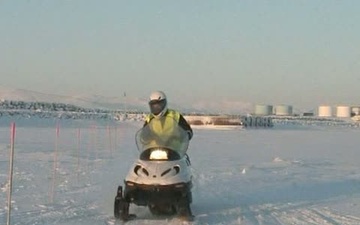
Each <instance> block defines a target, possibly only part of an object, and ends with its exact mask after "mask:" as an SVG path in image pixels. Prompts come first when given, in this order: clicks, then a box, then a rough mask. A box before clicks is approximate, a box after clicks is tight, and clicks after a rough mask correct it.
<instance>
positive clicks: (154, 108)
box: [149, 99, 166, 116]
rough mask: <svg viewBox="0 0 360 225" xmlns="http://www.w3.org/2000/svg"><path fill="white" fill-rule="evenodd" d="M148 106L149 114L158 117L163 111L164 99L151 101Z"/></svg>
mask: <svg viewBox="0 0 360 225" xmlns="http://www.w3.org/2000/svg"><path fill="white" fill-rule="evenodd" d="M149 106H150V112H151V113H152V114H154V115H155V116H157V115H159V113H161V112H162V111H163V110H164V108H165V106H166V99H162V100H151V101H150V102H149Z"/></svg>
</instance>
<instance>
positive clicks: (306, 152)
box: [0, 124, 360, 225]
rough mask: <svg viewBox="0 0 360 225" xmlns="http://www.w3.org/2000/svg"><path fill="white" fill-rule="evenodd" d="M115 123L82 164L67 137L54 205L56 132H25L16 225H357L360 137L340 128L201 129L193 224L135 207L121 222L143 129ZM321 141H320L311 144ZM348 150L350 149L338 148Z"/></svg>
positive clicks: (95, 134)
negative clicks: (117, 200)
mask: <svg viewBox="0 0 360 225" xmlns="http://www.w3.org/2000/svg"><path fill="white" fill-rule="evenodd" d="M114 126H115V125H114ZM117 126H121V127H118V128H117V131H118V132H117V133H116V134H115V133H113V134H112V135H113V136H112V138H110V137H109V136H108V135H109V133H108V131H107V130H106V129H105V128H103V129H101V126H99V127H100V128H98V129H97V130H93V129H91V130H90V129H89V130H85V131H83V133H82V134H83V136H82V139H81V151H80V155H79V158H77V152H76V150H77V141H76V135H75V136H74V134H76V129H70V128H69V129H64V130H61V132H60V134H61V135H60V137H61V139H60V140H59V151H58V159H59V162H58V166H57V167H58V169H57V170H56V189H55V192H54V202H53V203H51V202H50V201H49V195H50V192H49V190H50V189H51V184H52V178H53V177H52V176H53V173H52V168H53V161H52V160H53V152H54V135H53V134H54V132H53V130H52V129H50V128H43V129H38V128H34V129H32V128H28V127H27V128H26V129H25V128H23V129H20V133H19V135H18V139H17V145H16V147H17V148H16V150H17V152H16V155H15V167H14V187H13V204H12V209H13V211H12V221H13V222H12V225H49V224H57V225H65V224H67V225H68V224H71V225H84V224H86V225H88V224H102V225H117V224H129V225H134V224H140V225H141V224H149V225H155V224H156V225H162V224H170V225H185V224H189V225H190V224H193V225H207V224H209V225H228V224H229V225H230V224H234V225H235V224H241V225H288V224H295V225H302V224H304V225H308V224H310V225H312V224H313V225H328V224H329V225H358V224H360V214H359V213H358V212H359V211H360V207H359V206H358V204H357V200H360V175H359V172H358V171H359V169H360V168H359V166H358V164H357V163H358V160H359V154H358V153H357V152H358V151H357V147H356V146H359V142H360V141H358V138H357V137H358V135H359V133H360V132H359V131H358V130H351V131H345V132H344V131H342V132H340V131H336V130H334V128H332V129H333V130H329V131H328V130H324V129H323V130H321V131H316V132H314V131H312V130H307V131H298V130H294V131H291V130H286V132H282V131H281V130H273V131H271V130H268V131H262V130H257V131H255V130H251V131H246V130H206V129H199V130H195V134H196V136H195V138H194V140H193V142H192V143H191V146H190V148H191V150H190V152H189V153H190V157H191V160H192V164H193V175H194V188H193V199H194V202H193V204H192V209H193V213H194V214H195V215H196V218H195V221H193V222H185V221H181V220H179V219H177V218H166V217H154V216H152V215H151V214H150V212H149V211H148V209H147V208H145V207H137V206H131V208H130V211H131V212H133V213H135V214H137V216H138V218H137V219H135V220H133V221H128V222H126V223H123V222H120V221H116V220H115V219H114V218H113V214H112V210H113V208H112V207H113V199H114V197H115V191H116V188H117V185H119V184H121V183H122V179H123V178H124V176H125V175H126V173H127V171H128V169H129V168H130V165H131V164H132V163H133V161H134V160H135V157H136V155H137V153H136V151H134V150H133V148H134V147H135V146H134V143H133V142H134V138H133V136H134V134H135V132H136V130H137V129H138V128H139V124H133V125H131V124H130V125H129V124H127V125H117ZM35 129H36V130H35ZM34 130H35V131H36V132H34ZM34 133H36V135H35V134H34ZM39 133H40V134H39ZM7 134H8V130H7V129H5V128H0V141H1V142H0V149H1V152H0V169H1V170H0V202H1V203H2V204H1V205H0V224H6V213H7V208H6V204H5V203H6V195H7V191H8V182H7V172H5V171H7V167H8V160H7V158H8V155H9V153H8V152H7V151H6V150H8V148H9V147H8V144H7V142H8V140H6V139H5V138H4V137H7ZM115 135H117V136H115ZM332 135H333V136H334V137H333V138H331V136H332ZM314 136H315V137H316V138H317V139H319V140H317V141H316V140H315V141H311V140H314V138H313V137H314ZM328 136H330V137H328ZM308 137H312V138H313V139H308ZM110 140H111V141H110ZM261 143H267V145H266V146H264V145H263V144H261ZM337 143H338V144H337ZM336 145H338V146H336ZM343 146H347V148H346V149H345V148H343V149H342V150H341V151H340V150H338V148H342V147H343ZM109 148H110V149H109ZM293 148H294V149H293ZM115 149H116V150H115ZM219 149H220V151H219ZM321 149H325V150H326V151H327V152H325V153H323V152H322V151H321ZM344 149H345V150H346V151H345V150H344ZM205 150H206V151H207V153H206V154H204V153H203V152H204V151H205ZM224 155H225V156H226V157H224ZM324 156H326V157H324ZM214 159H217V160H214ZM78 160H79V161H78ZM78 163H79V164H78Z"/></svg>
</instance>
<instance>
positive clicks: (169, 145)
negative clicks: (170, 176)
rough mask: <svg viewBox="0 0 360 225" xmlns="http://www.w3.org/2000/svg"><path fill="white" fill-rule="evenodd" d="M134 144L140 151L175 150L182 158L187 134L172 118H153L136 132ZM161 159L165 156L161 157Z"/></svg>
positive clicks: (187, 143)
mask: <svg viewBox="0 0 360 225" xmlns="http://www.w3.org/2000/svg"><path fill="white" fill-rule="evenodd" d="M136 145H137V148H138V150H139V151H140V152H141V153H143V152H145V151H151V152H153V151H154V150H166V151H167V152H169V151H170V152H176V153H177V154H178V155H179V156H180V158H182V157H183V156H184V155H185V153H186V151H187V149H188V146H189V136H188V134H187V132H186V131H185V130H184V129H183V128H181V127H180V126H179V125H178V122H177V121H175V120H174V119H173V118H171V117H160V118H153V119H152V120H151V121H150V122H149V123H148V124H147V125H146V126H144V127H143V128H142V129H140V130H139V131H138V132H137V133H136ZM157 152H158V151H157ZM172 154H173V153H172ZM163 159H164V160H166V159H167V158H166V157H163ZM150 160H151V158H150Z"/></svg>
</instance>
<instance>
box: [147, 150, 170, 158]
mask: <svg viewBox="0 0 360 225" xmlns="http://www.w3.org/2000/svg"><path fill="white" fill-rule="evenodd" d="M150 159H154V160H167V159H168V153H167V152H166V151H164V150H161V149H156V150H153V151H152V152H151V153H150Z"/></svg>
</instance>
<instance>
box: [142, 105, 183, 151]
mask: <svg viewBox="0 0 360 225" xmlns="http://www.w3.org/2000/svg"><path fill="white" fill-rule="evenodd" d="M179 120H180V113H178V112H176V111H175V110H171V109H169V110H168V111H167V112H166V114H165V115H164V117H162V118H159V119H157V118H155V117H154V116H153V115H148V116H147V117H146V122H147V123H148V125H150V129H151V130H152V131H153V132H155V133H156V134H157V135H158V136H160V137H161V136H163V137H168V136H169V135H170V134H173V132H174V127H176V126H178V123H179ZM150 121H151V123H150ZM176 142H177V141H175V143H172V145H173V146H174V147H176V146H178V145H179V143H176Z"/></svg>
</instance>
